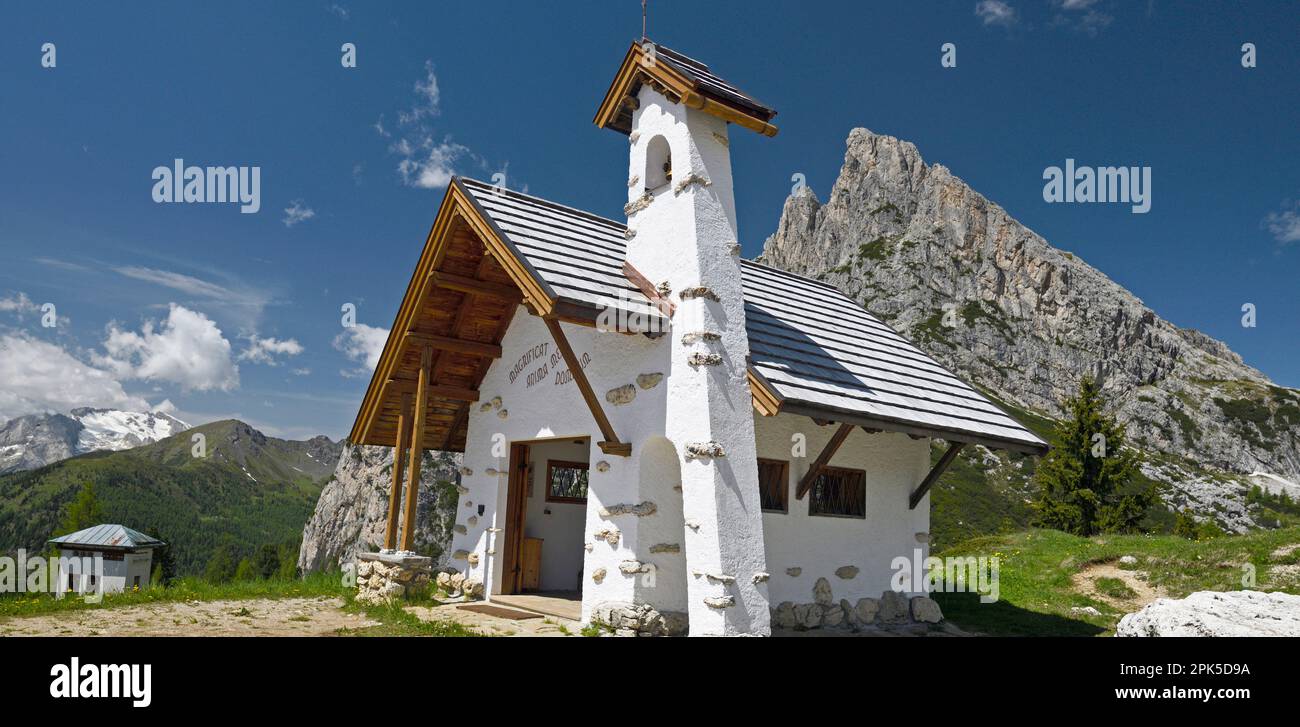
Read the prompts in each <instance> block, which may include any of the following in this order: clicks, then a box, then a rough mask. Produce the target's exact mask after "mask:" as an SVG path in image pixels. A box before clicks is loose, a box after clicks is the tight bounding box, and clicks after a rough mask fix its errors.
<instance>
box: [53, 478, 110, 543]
mask: <svg viewBox="0 0 1300 727" xmlns="http://www.w3.org/2000/svg"><path fill="white" fill-rule="evenodd" d="M103 522H104V508H103V507H102V506H101V505H100V504H99V497H98V496H97V495H96V494H95V483H93V482H87V483H85V484H84V485H82V486H81V491H80V492H78V493H77V499H75V500H73V501H72V502H71V503H70V504H69V505H68V508H67V510H65V511H64V513H63V522H62V523H61V524H60V525H59V529H58V530H57V531H55V533H54V534H55V536H59V535H68V534H69V533H75V532H77V531H78V530H85V529H86V528H89V527H93V526H95V525H100V524H102V523H103Z"/></svg>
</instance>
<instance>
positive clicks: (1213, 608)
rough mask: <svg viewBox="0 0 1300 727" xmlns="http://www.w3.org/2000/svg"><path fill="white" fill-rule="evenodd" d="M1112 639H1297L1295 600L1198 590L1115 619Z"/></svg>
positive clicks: (1299, 601)
mask: <svg viewBox="0 0 1300 727" xmlns="http://www.w3.org/2000/svg"><path fill="white" fill-rule="evenodd" d="M1115 635H1116V636H1300V596H1292V595H1290V594H1287V593H1262V592H1260V591H1227V592H1224V593H1220V592H1217V591H1198V592H1196V593H1193V594H1192V595H1190V596H1188V597H1187V598H1181V599H1171V598H1160V599H1157V600H1156V601H1155V602H1154V603H1151V604H1148V605H1147V606H1146V607H1145V608H1143V609H1142V610H1141V611H1138V612H1137V613H1130V614H1128V615H1127V616H1125V617H1124V618H1122V619H1120V622H1119V626H1117V627H1116V628H1115Z"/></svg>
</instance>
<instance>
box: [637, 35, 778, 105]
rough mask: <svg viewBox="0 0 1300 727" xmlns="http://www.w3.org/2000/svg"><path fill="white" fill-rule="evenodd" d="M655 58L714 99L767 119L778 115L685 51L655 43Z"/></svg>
mask: <svg viewBox="0 0 1300 727" xmlns="http://www.w3.org/2000/svg"><path fill="white" fill-rule="evenodd" d="M655 59H656V61H666V62H667V63H668V65H669V66H671V67H672V68H674V69H675V70H677V71H678V72H679V73H682V74H683V75H685V76H686V77H688V78H690V79H691V80H692V81H694V82H695V84H696V86H697V87H698V88H699V89H700V92H701V93H703V94H704V95H706V96H709V97H712V98H713V99H714V100H717V101H721V102H723V103H725V104H728V105H730V106H737V107H740V108H742V109H745V110H747V111H749V112H750V113H753V114H754V115H756V116H761V117H764V118H765V119H767V120H771V119H772V117H774V116H776V111H775V110H774V109H773V108H772V107H770V106H768V105H767V104H764V103H763V102H762V101H759V100H758V99H756V98H754V97H753V96H750V95H749V94H747V93H745V92H744V91H741V90H740V89H739V88H736V87H735V86H733V85H732V84H730V83H728V82H727V81H725V80H723V79H722V78H721V77H720V76H717V75H715V74H714V73H713V72H712V71H710V70H709V67H708V66H707V65H705V64H704V63H703V62H701V61H697V60H695V59H694V58H691V57H690V56H688V55H686V54H685V53H678V52H677V51H675V50H673V49H672V48H669V47H668V46H665V45H663V44H662V43H655Z"/></svg>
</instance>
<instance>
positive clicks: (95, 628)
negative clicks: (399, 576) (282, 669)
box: [0, 596, 974, 637]
mask: <svg viewBox="0 0 1300 727" xmlns="http://www.w3.org/2000/svg"><path fill="white" fill-rule="evenodd" d="M342 605H343V601H342V599H339V598H331V597H326V596H322V597H319V598H280V599H269V598H260V599H247V600H237V601H203V602H200V601H188V602H176V603H155V604H149V605H145V606H124V607H119V608H104V609H93V610H85V611H65V612H62V613H54V614H48V615H44V616H25V617H20V618H12V619H9V620H7V621H2V622H0V636H333V635H335V634H336V632H337V630H338V629H341V628H347V629H363V628H366V627H369V626H376V625H378V622H377V621H374V620H371V619H368V618H366V617H365V616H363V615H359V614H351V613H345V612H344V611H342V610H341V607H342ZM458 605H460V604H457V603H447V604H443V605H440V606H408V607H407V608H406V611H407V612H408V613H411V614H414V615H415V616H417V617H419V618H420V619H422V620H424V621H455V622H457V623H460V624H462V625H464V626H467V627H469V628H471V629H473V630H475V631H477V632H479V633H481V634H483V635H485V636H539V637H550V636H576V635H578V634H579V632H580V630H581V624H579V623H578V622H577V621H574V620H570V619H565V618H560V617H558V616H543V617H541V618H529V619H522V620H514V619H509V618H501V617H497V616H491V615H488V614H484V613H475V612H472V611H464V610H461V609H459V608H457V606H458ZM773 635H774V636H796V637H834V636H859V637H860V636H868V637H870V636H885V637H889V636H970V635H974V634H969V633H966V632H963V631H962V630H961V629H959V628H957V627H956V626H955V625H952V624H949V623H944V624H943V625H941V626H936V627H933V628H930V627H923V626H919V625H913V626H912V627H910V628H908V627H898V628H889V629H884V628H872V629H866V630H864V631H862V632H859V633H851V632H849V631H841V630H820V629H819V630H814V631H782V630H777V631H776V632H775V633H774V634H773Z"/></svg>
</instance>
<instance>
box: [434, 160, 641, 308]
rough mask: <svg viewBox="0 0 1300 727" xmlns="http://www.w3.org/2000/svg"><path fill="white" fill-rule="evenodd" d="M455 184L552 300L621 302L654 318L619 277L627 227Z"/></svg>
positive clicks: (467, 182)
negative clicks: (547, 289) (519, 258)
mask: <svg viewBox="0 0 1300 727" xmlns="http://www.w3.org/2000/svg"><path fill="white" fill-rule="evenodd" d="M456 183H457V184H459V185H461V188H462V189H463V190H464V191H465V192H467V193H468V195H469V197H470V199H471V200H473V202H474V204H475V206H477V207H478V208H479V211H480V212H482V213H483V215H484V217H486V218H488V220H489V222H491V224H492V225H493V226H494V227H495V228H496V230H497V233H498V234H499V235H501V237H502V240H503V241H504V242H505V243H506V244H508V245H511V246H513V247H514V248H515V251H516V252H518V253H520V255H521V258H522V259H523V260H524V262H526V263H527V264H528V265H529V266H531V268H532V269H533V270H534V271H535V272H536V273H537V277H538V278H539V279H541V281H542V282H543V283H544V284H545V285H546V286H548V288H549V291H548V292H551V293H553V295H554V297H556V298H558V299H559V300H562V301H571V302H575V303H580V304H584V305H591V306H596V307H601V306H605V305H609V304H610V303H612V302H621V305H620V306H619V307H621V308H623V309H625V310H628V311H629V312H636V313H640V314H644V315H647V316H656V317H657V316H658V312H657V309H656V308H655V307H654V306H653V305H652V304H651V303H650V301H649V300H648V299H647V298H646V297H645V295H644V294H643V293H642V292H641V290H640V289H639V288H637V287H636V286H635V285H633V284H632V282H631V281H629V280H628V279H627V276H625V275H624V274H623V260H624V258H625V257H626V256H627V240H626V238H624V237H623V234H624V232H625V231H626V230H627V226H626V225H624V224H622V223H619V222H614V221H613V220H607V219H605V218H604V217H598V216H596V215H593V214H590V213H587V212H583V211H582V210H577V209H574V208H572V207H565V206H564V205H559V204H555V203H554V202H548V201H546V200H544V199H541V198H539V197H532V196H529V195H525V194H520V193H518V192H512V191H509V190H503V189H498V188H495V187H493V186H492V185H490V184H486V183H484V182H480V181H477V180H474V179H467V178H465V177H458V178H457V179H456Z"/></svg>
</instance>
